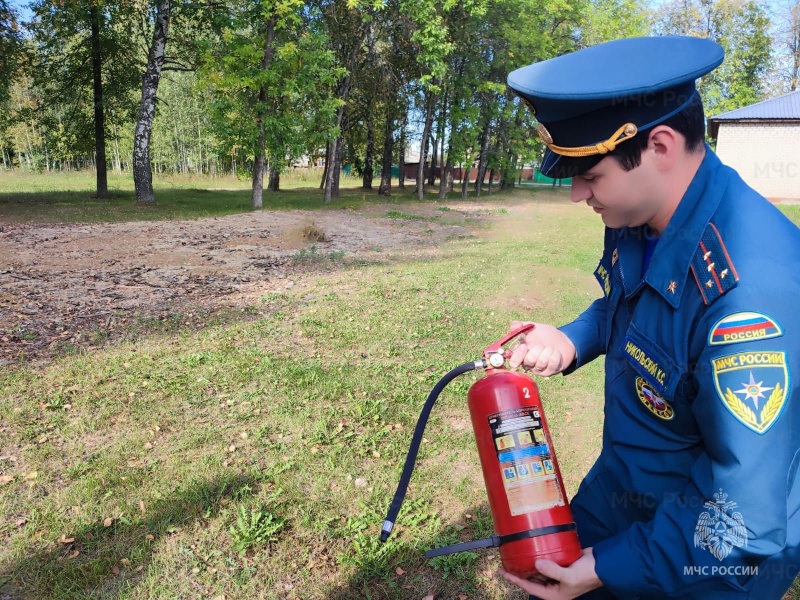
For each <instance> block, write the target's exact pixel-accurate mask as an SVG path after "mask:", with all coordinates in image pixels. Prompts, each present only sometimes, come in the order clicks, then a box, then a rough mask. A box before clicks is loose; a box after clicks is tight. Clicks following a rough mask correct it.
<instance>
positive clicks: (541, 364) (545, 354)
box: [533, 346, 553, 375]
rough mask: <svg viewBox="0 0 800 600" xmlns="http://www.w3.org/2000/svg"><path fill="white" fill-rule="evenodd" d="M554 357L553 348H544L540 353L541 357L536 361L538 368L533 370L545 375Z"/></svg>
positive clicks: (535, 367)
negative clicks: (551, 358)
mask: <svg viewBox="0 0 800 600" xmlns="http://www.w3.org/2000/svg"><path fill="white" fill-rule="evenodd" d="M552 355H553V347H552V346H547V347H546V348H543V349H542V351H541V352H540V353H539V357H538V358H537V359H536V366H534V368H533V370H534V371H535V372H536V373H539V374H541V375H544V374H545V372H546V371H547V365H548V364H549V363H550V357H551V356H552Z"/></svg>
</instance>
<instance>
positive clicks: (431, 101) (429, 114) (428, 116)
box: [417, 91, 436, 200]
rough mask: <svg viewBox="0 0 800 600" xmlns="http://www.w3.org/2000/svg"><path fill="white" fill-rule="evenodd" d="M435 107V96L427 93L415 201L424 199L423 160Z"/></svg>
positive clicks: (426, 150)
mask: <svg viewBox="0 0 800 600" xmlns="http://www.w3.org/2000/svg"><path fill="white" fill-rule="evenodd" d="M435 105H436V94H434V93H433V92H431V91H429V92H428V102H427V106H426V107H425V126H424V127H423V129H422V138H421V139H420V143H419V165H417V199H419V200H422V199H423V198H424V197H425V160H426V158H427V156H426V155H427V153H428V137H429V136H430V134H431V124H432V123H433V108H434V106H435Z"/></svg>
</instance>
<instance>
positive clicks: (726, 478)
mask: <svg viewBox="0 0 800 600" xmlns="http://www.w3.org/2000/svg"><path fill="white" fill-rule="evenodd" d="M644 246H645V240H644V236H643V231H642V228H623V229H608V228H607V229H606V233H605V247H604V251H603V256H602V259H601V261H600V264H599V265H598V267H597V271H596V272H595V276H596V277H597V279H598V281H599V282H600V284H601V287H602V288H603V293H604V297H603V298H600V299H598V300H596V301H595V302H594V303H593V304H592V305H591V306H590V307H589V308H588V309H587V310H586V311H585V312H584V313H582V314H581V315H580V316H579V317H578V318H577V319H576V320H575V321H573V322H572V323H570V324H568V325H565V326H564V327H562V331H564V332H565V333H566V334H567V336H568V337H569V338H570V339H571V340H572V341H573V343H574V344H575V347H576V349H577V362H576V363H575V364H574V365H573V367H572V369H574V368H578V367H580V366H581V365H583V364H586V363H587V362H589V361H591V360H593V359H595V358H596V357H597V356H598V355H600V354H606V362H605V422H604V428H603V450H602V452H601V455H600V458H599V459H598V463H599V464H602V465H603V470H604V471H605V472H608V473H610V474H611V476H613V478H614V479H615V480H616V482H617V483H618V485H619V486H620V487H621V488H622V489H624V490H626V491H629V492H631V495H630V496H625V498H633V497H636V498H639V502H640V503H641V502H642V500H641V499H642V498H644V499H646V500H645V501H644V505H642V504H640V505H639V506H638V507H636V508H637V510H639V514H641V509H642V508H644V509H648V510H646V511H645V514H646V515H647V516H646V518H645V520H640V521H638V522H635V523H633V524H632V525H631V526H630V527H628V528H627V529H625V530H624V531H621V532H619V533H618V534H616V535H614V536H612V537H610V538H609V539H606V540H604V541H601V542H599V543H597V544H596V545H595V546H594V555H595V559H596V570H597V574H598V576H599V577H600V579H601V580H602V581H603V583H604V584H605V586H606V587H607V589H609V590H610V591H611V592H612V593H614V594H615V595H618V596H622V597H637V596H638V597H642V598H654V597H664V596H674V597H681V598H686V597H690V596H695V597H703V598H726V597H734V596H735V597H739V598H741V597H750V598H772V597H774V598H780V595H781V592H782V591H783V590H785V589H786V588H787V587H788V586H789V585H790V584H791V582H792V580H793V578H794V576H795V575H796V573H797V572H798V569H800V550H799V548H798V547H799V546H800V510H799V509H800V483H798V479H797V477H796V474H797V473H796V472H797V468H798V465H799V464H800V454H799V453H798V449H800V405H798V402H800V390H798V383H797V382H798V375H800V347H798V346H800V332H798V329H800V271H799V270H798V269H799V268H800V230H798V228H797V227H796V226H795V225H794V224H793V223H792V222H791V221H789V220H788V219H787V218H786V217H785V216H784V215H783V214H782V213H781V212H780V211H779V210H777V209H776V208H775V207H774V206H772V205H771V204H770V203H769V202H768V201H766V200H765V199H764V198H763V197H761V196H760V195H759V194H758V193H756V192H755V191H753V190H752V189H751V188H749V187H748V186H747V185H746V184H745V183H744V182H743V181H742V180H741V179H740V178H739V176H738V175H737V174H736V172H735V171H733V170H732V169H730V168H728V167H726V166H724V165H722V163H721V162H720V161H719V159H718V158H717V157H716V155H715V154H714V153H713V152H712V151H711V149H710V148H706V156H705V158H704V160H703V162H702V165H701V166H700V168H699V170H698V172H697V174H696V175H695V177H694V179H693V181H692V183H691V185H690V186H689V188H688V190H687V191H686V194H685V195H684V197H683V199H682V200H681V202H680V204H679V206H678V208H677V210H676V212H675V214H674V215H673V217H672V219H671V221H670V222H669V225H668V227H667V228H666V230H665V231H664V232H663V233H662V235H661V238H660V240H659V242H658V244H657V246H656V248H655V252H654V253H653V255H652V260H651V262H650V265H649V267H648V268H647V270H646V272H645V274H644V277H642V261H643V252H644ZM590 476H591V474H590ZM625 498H622V497H621V498H618V499H616V501H614V502H612V505H614V506H616V507H617V509H618V510H621V511H626V510H628V509H629V508H630V507H629V506H626V501H625ZM648 502H650V503H651V504H650V506H647V503H648Z"/></svg>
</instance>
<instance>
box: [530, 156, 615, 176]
mask: <svg viewBox="0 0 800 600" xmlns="http://www.w3.org/2000/svg"><path fill="white" fill-rule="evenodd" d="M603 158H605V157H604V156H603V155H602V154H596V155H594V156H583V157H581V158H570V157H568V156H562V155H560V154H556V153H555V152H553V151H552V150H548V151H547V153H546V154H545V155H544V160H543V161H542V167H541V169H540V171H541V172H542V175H544V176H545V177H550V178H551V179H569V178H570V177H576V176H578V175H580V174H581V173H584V172H586V171H588V170H589V169H591V168H592V167H593V166H595V165H596V164H597V163H599V162H600V161H601V160H603Z"/></svg>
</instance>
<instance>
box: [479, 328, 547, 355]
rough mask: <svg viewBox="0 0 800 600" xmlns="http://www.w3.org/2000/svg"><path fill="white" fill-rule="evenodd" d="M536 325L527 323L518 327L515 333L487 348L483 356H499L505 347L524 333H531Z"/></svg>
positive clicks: (510, 333) (512, 332)
mask: <svg viewBox="0 0 800 600" xmlns="http://www.w3.org/2000/svg"><path fill="white" fill-rule="evenodd" d="M534 327H536V324H534V323H526V324H525V325H522V326H520V327H517V328H516V329H515V330H514V331H511V332H509V333H508V335H506V336H505V337H503V338H500V339H499V340H497V341H496V342H494V343H493V344H492V345H491V346H487V348H486V349H485V350H484V351H483V355H484V356H485V357H487V358H488V355H490V354H497V353H498V352H501V351H502V350H503V346H504V345H505V344H507V343H508V342H510V341H511V340H513V339H514V338H515V337H517V336H518V335H522V334H523V333H528V332H529V331H531V330H532V329H533V328H534Z"/></svg>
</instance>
